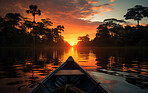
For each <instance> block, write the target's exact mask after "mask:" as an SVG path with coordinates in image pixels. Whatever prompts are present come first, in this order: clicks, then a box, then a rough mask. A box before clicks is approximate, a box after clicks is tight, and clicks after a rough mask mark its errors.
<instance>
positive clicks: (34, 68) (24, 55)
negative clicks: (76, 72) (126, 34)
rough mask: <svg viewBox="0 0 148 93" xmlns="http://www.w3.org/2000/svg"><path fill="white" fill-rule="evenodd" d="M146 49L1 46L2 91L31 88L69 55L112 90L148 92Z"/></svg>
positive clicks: (11, 92)
mask: <svg viewBox="0 0 148 93" xmlns="http://www.w3.org/2000/svg"><path fill="white" fill-rule="evenodd" d="M147 53H148V48H73V47H72V48H66V49H63V48H50V49H36V50H33V49H30V48H29V49H28V48H3V49H2V48H1V49H0V93H26V92H28V91H29V90H30V89H31V88H32V87H33V86H34V85H35V84H37V83H38V82H39V81H40V80H42V79H43V78H44V77H45V76H46V75H48V74H49V73H50V72H52V71H53V70H54V69H55V68H56V67H58V66H59V65H60V64H62V63H63V62H64V61H65V60H66V59H67V58H68V57H69V56H73V58H74V59H75V61H76V62H77V63H78V64H80V66H82V67H83V68H84V69H86V70H87V71H88V72H89V73H90V74H91V75H92V76H93V77H94V78H95V79H97V80H98V81H99V82H101V83H102V86H104V88H105V89H107V90H108V91H110V92H113V93H119V92H120V93H148V54H147ZM129 78H130V79H131V78H132V79H131V80H133V79H134V81H136V80H139V81H140V82H139V81H138V82H133V81H131V80H128V79H129ZM141 82H142V83H141Z"/></svg>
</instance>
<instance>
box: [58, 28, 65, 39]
mask: <svg viewBox="0 0 148 93" xmlns="http://www.w3.org/2000/svg"><path fill="white" fill-rule="evenodd" d="M57 30H58V32H59V33H60V39H61V33H62V31H63V32H64V26H63V25H58V26H57Z"/></svg>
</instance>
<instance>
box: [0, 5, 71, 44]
mask: <svg viewBox="0 0 148 93" xmlns="http://www.w3.org/2000/svg"><path fill="white" fill-rule="evenodd" d="M26 13H28V14H32V16H33V21H31V20H30V19H29V18H26V17H24V16H22V15H20V14H19V13H7V14H6V15H5V17H4V18H2V17H0V38H1V39H0V46H1V47H6V46H10V47H11V46H12V47H20V46H21V47H32V46H34V45H36V47H43V46H49V47H54V46H60V47H68V46H70V45H69V43H68V42H66V41H64V38H63V36H62V35H61V33H62V32H63V31H64V26H63V25H58V26H57V27H56V28H51V26H52V24H53V23H52V22H51V20H50V19H49V18H45V19H41V22H36V21H35V16H37V15H41V10H39V9H38V7H37V5H30V6H29V10H26Z"/></svg>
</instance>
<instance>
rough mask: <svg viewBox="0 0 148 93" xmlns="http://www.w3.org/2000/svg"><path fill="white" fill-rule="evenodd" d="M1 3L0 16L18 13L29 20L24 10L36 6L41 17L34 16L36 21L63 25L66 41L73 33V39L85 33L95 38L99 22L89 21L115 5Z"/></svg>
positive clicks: (87, 0) (83, 0) (91, 0)
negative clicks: (47, 20) (44, 19)
mask: <svg viewBox="0 0 148 93" xmlns="http://www.w3.org/2000/svg"><path fill="white" fill-rule="evenodd" d="M111 1H114V0H111ZM1 2H2V3H0V12H1V14H0V16H4V15H5V14H6V13H8V12H18V13H20V14H21V15H23V16H26V17H29V18H31V19H32V16H31V14H27V13H26V10H27V9H29V5H31V4H34V5H37V6H38V8H39V9H40V10H41V16H36V20H37V21H40V20H39V19H41V18H50V19H51V21H52V22H53V23H54V24H53V26H54V27H56V26H57V25H59V24H61V25H64V26H65V32H64V33H63V35H64V37H65V39H66V40H68V38H69V35H71V34H73V33H74V34H75V37H76V36H79V35H80V36H81V35H85V34H87V33H89V34H90V35H91V36H90V37H93V36H95V33H96V27H97V26H98V25H99V24H100V23H101V22H91V21H89V19H91V18H93V16H94V15H96V14H99V13H102V12H106V11H112V10H114V9H113V8H112V6H114V5H115V4H109V3H107V4H100V1H99V0H9V1H8V0H1ZM71 38H72V37H71ZM71 40H72V39H71ZM73 40H77V38H75V39H74V38H73Z"/></svg>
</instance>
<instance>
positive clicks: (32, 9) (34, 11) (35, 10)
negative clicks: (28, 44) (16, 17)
mask: <svg viewBox="0 0 148 93" xmlns="http://www.w3.org/2000/svg"><path fill="white" fill-rule="evenodd" d="M26 12H27V13H28V14H29V13H31V14H32V16H33V17H34V20H33V22H35V15H36V14H37V15H39V16H40V15H41V10H39V9H38V7H37V5H30V6H29V10H26Z"/></svg>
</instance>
